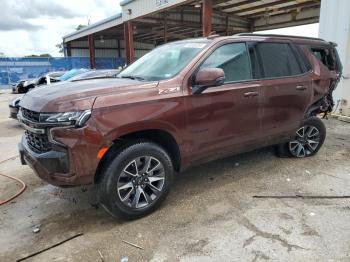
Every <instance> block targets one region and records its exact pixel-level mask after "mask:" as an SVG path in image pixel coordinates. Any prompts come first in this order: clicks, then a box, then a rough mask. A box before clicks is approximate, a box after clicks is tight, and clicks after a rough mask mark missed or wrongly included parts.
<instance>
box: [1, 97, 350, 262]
mask: <svg viewBox="0 0 350 262" xmlns="http://www.w3.org/2000/svg"><path fill="white" fill-rule="evenodd" d="M14 96H15V95H10V94H8V93H2V94H0V137H1V138H0V161H4V160H6V159H9V158H11V157H14V158H11V159H10V160H7V161H5V162H1V164H0V173H1V174H6V175H12V176H15V177H18V178H20V179H22V180H23V181H24V182H25V183H26V184H27V186H28V188H27V190H26V191H25V192H24V193H23V194H22V195H21V196H19V197H18V198H16V199H15V200H13V201H12V202H10V203H8V204H5V205H3V206H0V261H14V260H16V259H19V258H22V257H24V256H26V255H28V254H30V253H33V252H36V251H39V250H41V249H44V248H46V247H48V246H51V245H53V244H55V243H58V242H60V241H62V240H64V239H66V238H69V237H71V236H73V235H75V234H77V233H83V234H84V235H83V236H80V237H78V238H75V239H73V240H71V241H69V242H66V243H64V244H62V245H60V246H57V247H55V248H53V249H51V250H48V251H46V252H43V253H41V254H40V255H37V256H35V257H33V258H32V259H28V261H102V260H101V258H100V255H99V252H100V253H101V254H102V256H103V257H104V261H106V262H108V261H118V262H119V261H121V259H122V258H123V257H127V258H128V260H129V261H154V262H156V261H269V260H270V261H293V262H294V261H350V199H345V198H339V199H257V198H253V196H254V195H295V194H305V195H313V196H320V195H321V196H345V195H347V196H349V195H350V124H349V123H344V122H341V121H338V120H335V119H330V120H325V124H326V125H327V131H328V137H327V139H326V142H325V145H324V147H323V148H322V149H321V150H320V152H319V153H318V155H317V156H315V157H312V158H308V159H299V160H298V159H280V158H277V157H276V156H275V155H274V153H273V151H272V149H271V148H267V149H262V150H258V151H254V152H251V153H246V154H242V155H239V156H232V157H229V158H226V159H222V160H219V161H216V162H212V163H208V164H205V165H202V166H199V167H195V168H192V169H191V170H188V171H187V172H185V173H183V174H181V175H179V176H178V177H177V179H176V181H175V182H174V185H173V188H172V191H171V193H170V195H169V197H168V198H167V200H166V201H165V203H164V204H163V205H162V206H161V208H160V209H159V210H158V211H156V212H155V213H153V214H151V215H149V216H148V217H145V218H142V219H139V220H136V221H132V222H122V221H118V220H115V219H113V218H111V217H110V216H109V215H108V214H107V213H106V212H105V211H104V210H103V209H101V208H98V207H97V206H96V205H95V198H94V190H93V188H91V187H89V188H70V189H60V188H56V187H53V186H51V185H48V184H46V183H45V182H43V181H41V180H40V179H38V178H37V177H36V176H35V175H34V174H33V172H32V170H31V169H30V168H29V167H27V166H21V165H20V163H19V159H18V157H17V158H16V155H17V143H18V141H19V139H20V136H21V134H22V133H23V130H22V129H21V128H20V127H19V125H18V124H17V123H16V121H15V120H10V119H8V108H7V102H8V101H9V100H11V99H13V98H14ZM18 188H19V185H17V184H16V183H15V182H12V181H10V180H8V179H5V178H3V177H0V201H1V200H4V199H5V198H6V197H7V196H10V195H11V194H13V193H14V192H16V190H18ZM33 227H40V232H38V233H33ZM123 241H128V242H130V243H133V244H136V245H138V246H140V247H142V248H143V249H138V248H136V247H133V246H131V245H128V244H126V243H124V242H123Z"/></svg>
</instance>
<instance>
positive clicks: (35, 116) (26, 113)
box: [21, 107, 40, 122]
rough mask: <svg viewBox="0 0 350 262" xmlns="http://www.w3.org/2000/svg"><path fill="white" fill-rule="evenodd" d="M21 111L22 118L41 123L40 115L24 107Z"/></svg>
mask: <svg viewBox="0 0 350 262" xmlns="http://www.w3.org/2000/svg"><path fill="white" fill-rule="evenodd" d="M21 110H22V116H23V117H24V118H25V119H28V120H30V121H33V122H39V121H40V113H38V112H35V111H31V110H28V109H25V108H23V107H22V108H21Z"/></svg>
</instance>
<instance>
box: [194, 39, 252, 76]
mask: <svg viewBox="0 0 350 262" xmlns="http://www.w3.org/2000/svg"><path fill="white" fill-rule="evenodd" d="M201 68H222V69H223V70H224V71H225V78H226V80H225V82H233V81H242V80H248V79H251V71H250V63H249V57H248V53H247V48H246V45H245V44H244V43H235V44H227V45H223V46H221V47H219V48H218V49H216V50H215V51H214V52H213V53H212V54H211V55H210V56H209V57H208V58H207V60H205V62H204V63H203V64H202V66H201Z"/></svg>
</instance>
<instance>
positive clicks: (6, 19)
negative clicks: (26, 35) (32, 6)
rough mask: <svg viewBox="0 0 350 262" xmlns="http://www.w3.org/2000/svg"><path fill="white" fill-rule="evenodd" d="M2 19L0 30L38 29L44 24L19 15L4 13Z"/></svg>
mask: <svg viewBox="0 0 350 262" xmlns="http://www.w3.org/2000/svg"><path fill="white" fill-rule="evenodd" d="M1 20H2V21H0V31H13V30H26V31H37V30H40V29H42V26H40V25H35V24H32V23H29V22H27V21H25V20H23V19H20V18H19V17H15V16H9V15H7V14H6V15H4V16H3V17H2V19H1Z"/></svg>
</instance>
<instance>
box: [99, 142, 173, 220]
mask: <svg viewBox="0 0 350 262" xmlns="http://www.w3.org/2000/svg"><path fill="white" fill-rule="evenodd" d="M114 154H115V155H114V157H113V158H111V160H110V161H109V163H107V164H106V165H107V167H106V168H105V169H104V171H103V174H102V181H101V182H100V183H99V184H98V198H99V202H100V204H101V205H102V206H103V207H104V208H105V209H106V210H107V211H108V212H109V213H110V214H111V215H113V216H115V217H118V218H123V219H135V218H140V217H142V216H145V215H147V214H149V213H151V212H152V211H154V210H155V209H157V208H158V207H159V205H160V204H161V203H162V202H163V201H164V199H165V198H166V196H167V194H168V192H169V189H170V184H171V182H172V179H173V173H174V168H173V164H172V161H171V158H170V157H169V155H168V153H167V152H166V151H165V150H164V149H163V148H162V147H161V146H159V145H157V144H155V143H152V142H149V141H138V142H131V143H129V144H128V145H126V146H124V147H123V149H121V150H120V151H119V152H118V151H116V152H115V153H114Z"/></svg>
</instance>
